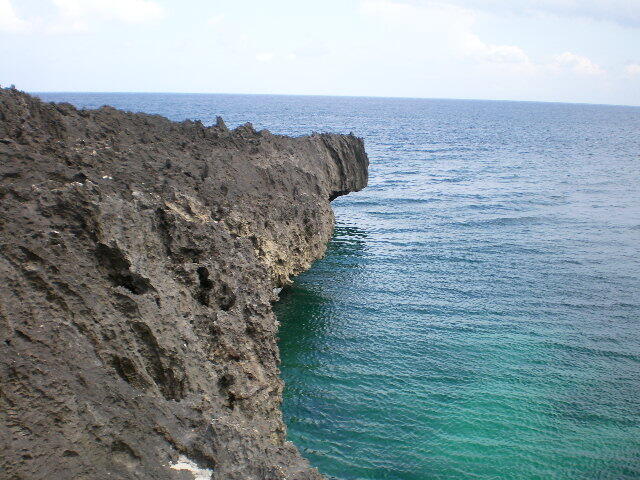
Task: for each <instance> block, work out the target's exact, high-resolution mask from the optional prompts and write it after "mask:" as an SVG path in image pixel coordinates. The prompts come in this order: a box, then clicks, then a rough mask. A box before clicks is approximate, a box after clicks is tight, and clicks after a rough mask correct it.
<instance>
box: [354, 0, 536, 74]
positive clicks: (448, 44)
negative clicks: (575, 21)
mask: <svg viewBox="0 0 640 480" xmlns="http://www.w3.org/2000/svg"><path fill="white" fill-rule="evenodd" d="M361 10H362V12H363V13H365V14H367V15H371V16H376V17H379V18H380V19H383V20H384V21H385V23H390V22H393V23H396V24H400V25H401V26H402V27H403V28H413V29H415V30H416V31H417V33H418V34H419V35H421V36H423V37H424V39H425V42H428V41H430V42H438V44H437V45H438V48H440V49H448V50H450V51H451V54H453V55H454V56H457V57H459V58H466V59H471V60H473V61H475V62H478V63H502V64H526V65H531V64H532V63H531V60H530V59H529V57H528V55H527V54H526V53H525V52H524V50H522V48H520V47H518V46H516V45H495V44H491V43H486V42H484V41H483V40H482V39H481V38H480V37H479V36H478V35H477V34H476V33H474V31H473V26H474V23H475V21H476V15H475V13H474V12H473V11H471V10H469V9H466V8H462V7H460V6H457V5H453V4H451V3H442V2H435V1H429V2H420V3H419V4H418V3H406V2H401V1H393V0H365V1H363V2H362V3H361Z"/></svg>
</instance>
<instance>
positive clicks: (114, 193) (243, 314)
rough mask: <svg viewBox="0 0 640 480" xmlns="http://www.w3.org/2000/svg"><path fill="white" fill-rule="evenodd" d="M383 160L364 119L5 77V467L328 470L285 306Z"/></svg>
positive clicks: (243, 472)
mask: <svg viewBox="0 0 640 480" xmlns="http://www.w3.org/2000/svg"><path fill="white" fill-rule="evenodd" d="M367 167H368V159H367V155H366V153H365V150H364V146H363V142H362V140H361V139H359V138H356V137H354V136H352V135H348V136H347V135H328V134H321V135H319V134H314V135H311V136H305V137H297V138H289V137H284V136H279V135H272V134H270V133H269V132H267V131H259V132H257V131H255V130H254V129H253V128H252V127H251V125H250V124H247V125H244V126H241V127H239V128H236V129H235V130H228V129H227V128H226V126H225V125H224V122H222V120H220V119H219V120H218V124H217V125H214V126H212V127H205V126H203V125H202V124H201V123H200V122H192V121H185V122H182V123H175V122H171V121H169V120H167V119H165V118H163V117H160V116H153V115H144V114H132V113H126V112H122V111H119V110H115V109H113V108H110V107H103V108H100V109H99V110H77V109H76V108H74V107H73V106H71V105H68V104H45V103H42V102H41V101H39V100H38V99H35V98H33V97H31V96H29V95H27V94H24V93H21V92H18V91H16V90H10V89H5V90H0V206H1V208H0V448H1V449H2V452H1V453H0V458H1V460H0V471H1V472H2V475H1V476H2V478H3V479H4V478H7V479H87V480H89V479H91V480H96V479H156V480H163V479H188V480H192V479H208V478H212V479H216V480H217V479H225V480H229V479H285V478H288V479H316V478H321V477H320V475H319V474H318V473H317V472H316V471H315V470H314V469H311V468H309V466H308V464H307V462H306V461H305V460H304V459H303V458H302V457H301V456H300V454H299V453H298V451H297V450H296V448H295V447H294V446H293V445H292V444H291V443H289V442H288V441H287V440H286V439H285V426H284V424H283V421H282V416H281V412H280V403H281V393H282V386H283V385H282V381H281V380H280V378H279V376H278V373H279V372H278V363H279V356H278V347H277V343H276V340H277V338H276V335H277V330H278V325H277V320H276V318H275V317H274V314H273V312H272V309H271V303H272V302H273V301H274V300H275V299H276V294H275V293H274V292H275V291H277V290H274V289H277V288H279V287H282V286H283V285H286V284H287V283H288V282H290V279H291V277H292V276H293V275H296V274H298V273H300V272H302V271H304V270H305V269H307V268H309V266H310V265H311V263H312V262H313V261H314V260H316V259H318V258H319V257H321V256H322V255H323V254H324V251H325V247H326V243H327V242H328V240H329V239H330V237H331V234H332V230H333V223H334V218H333V213H332V211H331V207H330V201H331V200H332V199H334V198H335V197H337V196H339V195H343V194H345V193H348V192H350V191H355V190H359V189H361V188H363V187H364V186H365V185H366V183H367Z"/></svg>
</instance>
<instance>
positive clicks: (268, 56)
mask: <svg viewBox="0 0 640 480" xmlns="http://www.w3.org/2000/svg"><path fill="white" fill-rule="evenodd" d="M274 58H275V54H274V53H273V52H263V53H259V54H257V55H256V60H258V61H259V62H262V63H267V62H270V61H271V60H273V59H274Z"/></svg>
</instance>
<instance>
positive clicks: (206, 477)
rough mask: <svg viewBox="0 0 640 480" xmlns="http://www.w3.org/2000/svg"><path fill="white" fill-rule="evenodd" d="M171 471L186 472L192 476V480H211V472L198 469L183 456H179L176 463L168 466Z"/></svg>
mask: <svg viewBox="0 0 640 480" xmlns="http://www.w3.org/2000/svg"><path fill="white" fill-rule="evenodd" d="M169 466H170V467H171V468H172V469H173V470H187V471H189V472H191V473H192V474H193V480H211V475H213V470H210V469H208V468H200V467H199V466H198V465H197V464H196V463H195V462H193V461H191V460H190V459H188V458H187V457H185V456H184V455H180V457H179V458H178V461H177V462H175V463H171V464H170V465H169Z"/></svg>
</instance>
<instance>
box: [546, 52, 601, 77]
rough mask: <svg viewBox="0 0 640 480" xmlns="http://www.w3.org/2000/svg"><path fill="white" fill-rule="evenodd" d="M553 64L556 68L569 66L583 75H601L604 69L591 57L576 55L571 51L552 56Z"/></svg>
mask: <svg viewBox="0 0 640 480" xmlns="http://www.w3.org/2000/svg"><path fill="white" fill-rule="evenodd" d="M553 60H554V63H553V66H555V67H558V68H570V69H571V70H573V71H574V72H576V73H580V74H585V75H601V74H603V73H604V70H603V69H602V68H601V67H600V66H599V65H597V64H595V63H594V62H593V61H591V59H589V58H587V57H583V56H582V55H576V54H575V53H571V52H564V53H561V54H560V55H556V56H554V57H553Z"/></svg>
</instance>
